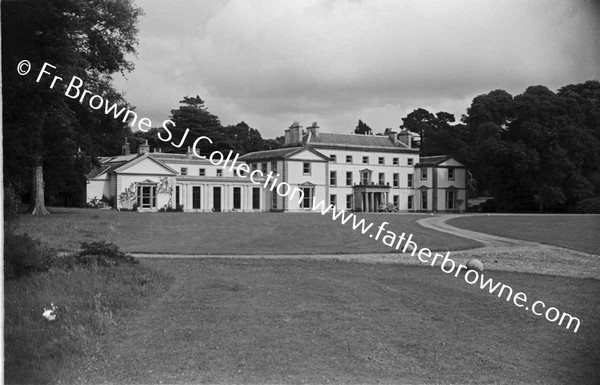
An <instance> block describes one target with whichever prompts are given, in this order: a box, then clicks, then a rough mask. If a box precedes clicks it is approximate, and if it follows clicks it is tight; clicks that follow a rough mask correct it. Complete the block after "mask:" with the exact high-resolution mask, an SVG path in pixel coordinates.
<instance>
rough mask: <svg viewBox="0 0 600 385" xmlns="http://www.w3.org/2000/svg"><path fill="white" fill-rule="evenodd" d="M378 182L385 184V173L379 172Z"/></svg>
mask: <svg viewBox="0 0 600 385" xmlns="http://www.w3.org/2000/svg"><path fill="white" fill-rule="evenodd" d="M379 184H380V185H385V174H384V173H382V172H380V173H379Z"/></svg>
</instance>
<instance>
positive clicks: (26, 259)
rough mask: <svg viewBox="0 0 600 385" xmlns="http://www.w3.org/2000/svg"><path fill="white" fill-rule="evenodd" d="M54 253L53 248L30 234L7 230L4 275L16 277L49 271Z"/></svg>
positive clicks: (9, 277)
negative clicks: (19, 233)
mask: <svg viewBox="0 0 600 385" xmlns="http://www.w3.org/2000/svg"><path fill="white" fill-rule="evenodd" d="M54 254H55V253H54V251H53V250H51V249H49V248H47V247H45V246H43V245H42V243H41V242H39V241H38V240H36V239H34V238H32V237H31V236H29V235H28V234H23V235H17V234H14V233H12V232H10V231H7V232H6V233H5V235H4V276H5V277H6V279H16V278H19V277H22V276H25V275H28V274H30V273H34V272H40V271H47V270H48V268H49V267H50V264H51V261H52V257H53V255H54Z"/></svg>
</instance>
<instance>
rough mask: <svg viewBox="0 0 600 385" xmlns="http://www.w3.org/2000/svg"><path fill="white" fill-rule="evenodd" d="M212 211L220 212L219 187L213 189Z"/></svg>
mask: <svg viewBox="0 0 600 385" xmlns="http://www.w3.org/2000/svg"><path fill="white" fill-rule="evenodd" d="M213 211H216V212H218V213H220V212H221V187H216V186H215V187H213Z"/></svg>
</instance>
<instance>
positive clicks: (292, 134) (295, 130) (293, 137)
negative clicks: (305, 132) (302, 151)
mask: <svg viewBox="0 0 600 385" xmlns="http://www.w3.org/2000/svg"><path fill="white" fill-rule="evenodd" d="M301 141H302V126H300V123H298V122H294V123H292V125H291V126H290V128H289V129H287V130H285V143H284V145H285V146H288V145H289V146H293V145H296V144H299V143H300V142H301Z"/></svg>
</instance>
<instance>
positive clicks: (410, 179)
mask: <svg viewBox="0 0 600 385" xmlns="http://www.w3.org/2000/svg"><path fill="white" fill-rule="evenodd" d="M407 177H408V178H407V181H406V185H407V186H408V187H409V188H411V187H412V186H413V174H408V175H407Z"/></svg>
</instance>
